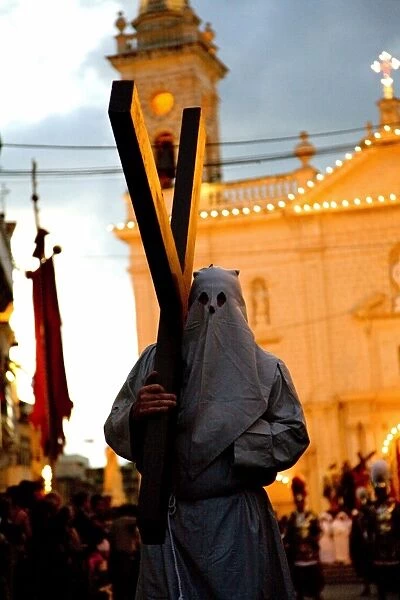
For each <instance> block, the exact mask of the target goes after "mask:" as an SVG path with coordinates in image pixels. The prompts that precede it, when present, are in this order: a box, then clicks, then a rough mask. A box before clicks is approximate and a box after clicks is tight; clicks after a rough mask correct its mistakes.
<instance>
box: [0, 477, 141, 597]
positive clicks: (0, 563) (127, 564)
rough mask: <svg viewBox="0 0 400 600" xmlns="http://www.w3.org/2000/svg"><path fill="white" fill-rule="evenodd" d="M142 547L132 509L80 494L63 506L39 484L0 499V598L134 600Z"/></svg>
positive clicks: (29, 484) (11, 489)
mask: <svg viewBox="0 0 400 600" xmlns="http://www.w3.org/2000/svg"><path fill="white" fill-rule="evenodd" d="M139 555H140V544H139V535H138V531H137V528H136V506H134V505H131V504H126V505H122V506H120V507H117V508H111V506H110V498H109V497H108V496H104V495H102V494H92V495H90V494H89V493H87V492H85V491H81V492H78V493H76V494H74V495H73V496H72V497H71V499H70V501H69V502H68V503H63V502H62V499H61V496H60V495H59V494H58V493H57V492H54V491H52V492H49V493H45V492H44V489H43V482H42V481H27V480H24V481H21V482H20V483H19V484H18V485H15V486H10V487H9V488H8V489H7V490H6V491H5V492H4V493H2V494H1V495H0V598H2V599H3V600H26V598H30V599H31V600H50V598H51V599H54V598H57V599H59V600H71V599H74V600H106V599H108V598H113V599H114V600H127V599H128V598H130V599H131V598H132V597H134V590H135V588H136V580H137V575H138V567H139Z"/></svg>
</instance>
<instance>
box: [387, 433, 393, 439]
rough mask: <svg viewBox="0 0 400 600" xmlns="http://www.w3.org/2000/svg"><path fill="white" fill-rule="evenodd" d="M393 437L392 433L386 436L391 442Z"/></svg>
mask: <svg viewBox="0 0 400 600" xmlns="http://www.w3.org/2000/svg"><path fill="white" fill-rule="evenodd" d="M393 437H394V436H393V433H388V435H387V439H388V440H390V441H392V439H393Z"/></svg>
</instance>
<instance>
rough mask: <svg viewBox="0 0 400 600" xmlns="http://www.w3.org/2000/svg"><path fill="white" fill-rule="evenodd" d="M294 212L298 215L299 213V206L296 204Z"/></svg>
mask: <svg viewBox="0 0 400 600" xmlns="http://www.w3.org/2000/svg"><path fill="white" fill-rule="evenodd" d="M294 211H295V212H297V213H299V212H301V206H299V205H298V204H296V206H295V207H294Z"/></svg>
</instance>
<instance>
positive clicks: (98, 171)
mask: <svg viewBox="0 0 400 600" xmlns="http://www.w3.org/2000/svg"><path fill="white" fill-rule="evenodd" d="M399 143H400V140H393V141H388V142H385V144H384V145H385V147H387V146H388V145H396V144H399ZM353 144H354V142H349V143H347V144H337V145H335V146H325V147H322V148H316V149H315V155H318V156H321V155H328V154H334V153H338V152H346V151H348V150H349V149H351V148H353ZM381 147H382V146H374V148H375V149H377V148H378V149H379V148H381ZM366 150H367V149H365V150H364V151H366ZM294 158H297V156H296V154H295V153H294V152H293V151H289V152H288V151H287V152H280V153H277V154H262V155H257V156H242V157H237V158H231V159H226V160H222V161H218V162H212V163H206V164H205V165H204V167H216V166H220V167H229V166H242V165H250V164H261V163H265V162H273V161H278V160H288V159H294ZM122 172H123V171H122V168H121V167H118V166H110V167H83V168H82V167H71V168H65V169H62V168H61V169H41V170H38V176H40V177H92V176H114V175H121V174H122ZM30 176H31V171H30V170H28V169H0V177H3V178H6V177H7V178H25V177H30Z"/></svg>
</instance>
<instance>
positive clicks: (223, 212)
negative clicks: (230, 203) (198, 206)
mask: <svg viewBox="0 0 400 600" xmlns="http://www.w3.org/2000/svg"><path fill="white" fill-rule="evenodd" d="M221 214H222V216H223V217H228V216H229V210H228V209H227V208H224V209H223V210H222V211H221Z"/></svg>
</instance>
